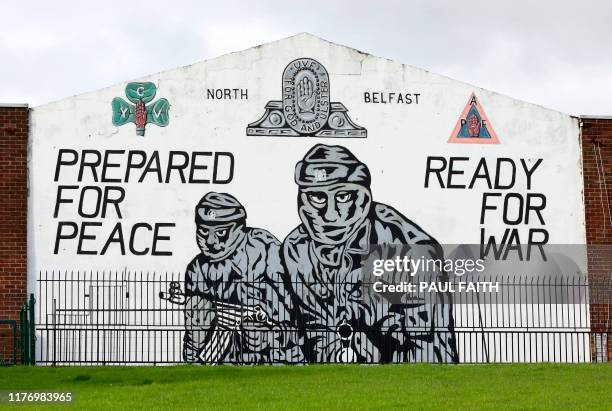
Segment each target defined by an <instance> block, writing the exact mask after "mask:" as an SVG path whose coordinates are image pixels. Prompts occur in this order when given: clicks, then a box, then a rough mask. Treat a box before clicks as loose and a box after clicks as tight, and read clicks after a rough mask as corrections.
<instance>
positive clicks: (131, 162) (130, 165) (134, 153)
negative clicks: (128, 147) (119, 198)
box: [124, 150, 147, 183]
mask: <svg viewBox="0 0 612 411" xmlns="http://www.w3.org/2000/svg"><path fill="white" fill-rule="evenodd" d="M137 155H138V156H140V161H139V162H138V163H135V162H134V157H136V156H137ZM146 160H147V153H145V152H144V151H140V150H135V151H130V152H129V153H128V160H127V166H126V168H125V179H124V181H125V182H126V183H128V182H129V181H130V171H131V170H132V169H136V168H142V167H143V166H144V165H145V161H146Z"/></svg>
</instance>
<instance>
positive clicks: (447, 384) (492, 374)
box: [0, 364, 612, 410]
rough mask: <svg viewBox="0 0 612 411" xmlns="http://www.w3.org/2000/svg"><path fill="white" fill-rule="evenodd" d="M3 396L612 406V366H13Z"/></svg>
mask: <svg viewBox="0 0 612 411" xmlns="http://www.w3.org/2000/svg"><path fill="white" fill-rule="evenodd" d="M0 390H4V391H6V390H36V391H45V390H49V391H71V392H72V393H73V395H74V397H75V402H74V404H73V405H74V406H77V408H82V407H85V408H88V409H101V410H106V409H150V410H152V409H211V408H213V409H221V408H230V409H266V410H268V409H300V410H302V409H364V408H365V409H380V408H390V409H415V408H416V409H447V410H454V409H465V410H473V409H483V408H485V409H545V408H548V409H559V408H562V409H608V410H609V409H612V366H611V365H608V364H599V365H595V364H581V365H555V364H534V365H528V364H514V365H458V366H452V365H450V366H449V365H428V364H422V365H384V366H358V365H344V366H343V365H316V366H315V365H310V366H278V367H271V366H259V367H235V366H221V367H200V366H189V365H185V366H174V367H70V368H53V367H9V368H0ZM0 406H1V407H5V408H12V409H26V407H25V406H14V405H10V406H9V405H7V404H6V403H5V404H2V405H0ZM54 407H55V406H50V405H46V404H45V405H39V406H38V408H39V409H52V408H54ZM65 407H66V406H63V407H61V408H65Z"/></svg>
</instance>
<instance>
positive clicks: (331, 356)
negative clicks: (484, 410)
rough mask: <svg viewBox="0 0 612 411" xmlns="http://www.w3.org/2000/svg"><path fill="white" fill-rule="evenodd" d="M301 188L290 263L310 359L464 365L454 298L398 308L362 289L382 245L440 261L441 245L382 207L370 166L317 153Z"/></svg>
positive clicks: (323, 149) (329, 149)
mask: <svg viewBox="0 0 612 411" xmlns="http://www.w3.org/2000/svg"><path fill="white" fill-rule="evenodd" d="M295 181H296V183H297V185H298V186H299V193H298V214H299V217H300V220H301V222H302V223H301V224H300V225H299V226H298V227H297V228H296V229H295V230H293V232H291V233H290V234H289V235H288V236H287V238H286V239H285V240H284V242H283V260H284V264H285V265H286V270H287V274H288V280H287V287H291V288H292V296H293V299H294V302H293V304H294V307H293V308H294V313H295V321H296V322H297V325H298V328H299V329H300V330H301V331H302V336H303V337H304V338H305V341H304V346H303V347H304V355H305V356H306V359H307V361H310V362H329V361H333V362H402V361H423V362H425V361H438V362H456V361H457V360H458V357H457V352H456V344H455V335H454V325H453V318H452V310H451V305H450V304H449V302H448V300H445V299H446V296H442V297H440V299H439V300H436V303H432V304H424V303H411V304H408V303H406V304H401V303H400V304H390V303H382V302H381V301H379V300H377V299H376V297H375V296H369V295H364V293H363V289H362V287H361V285H362V284H361V279H362V268H363V264H364V263H363V261H364V257H365V256H366V255H367V254H368V253H369V252H370V248H371V246H372V245H384V244H398V245H399V244H401V245H404V247H408V249H410V248H411V247H412V249H416V248H418V249H419V250H420V251H418V252H419V253H420V254H422V253H423V252H424V253H426V254H428V255H429V256H430V257H432V258H440V257H442V249H441V247H440V246H439V244H438V243H437V242H436V241H435V240H434V239H433V238H432V237H430V236H429V235H428V234H427V233H425V232H424V231H423V230H422V229H421V228H420V227H418V226H417V225H416V224H414V223H413V222H411V221H410V220H408V219H407V218H406V217H404V216H403V215H402V214H400V213H399V212H398V211H396V210H394V209H393V208H391V207H389V206H387V205H384V204H380V203H376V202H374V201H373V199H372V193H371V191H370V172H369V170H368V167H367V166H366V165H365V164H363V163H362V162H360V161H359V160H358V159H357V158H356V157H355V156H354V155H353V154H352V153H351V152H350V151H349V150H348V149H346V148H344V147H341V146H327V145H322V144H318V145H316V146H314V147H313V148H312V149H311V150H310V151H309V152H308V153H307V154H306V155H305V156H304V158H303V159H302V161H300V162H299V163H298V164H297V166H296V168H295ZM412 257H414V258H417V257H421V255H419V256H416V255H414V256H412Z"/></svg>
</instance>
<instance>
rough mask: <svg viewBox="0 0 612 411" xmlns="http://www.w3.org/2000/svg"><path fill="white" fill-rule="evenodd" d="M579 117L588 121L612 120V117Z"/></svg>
mask: <svg viewBox="0 0 612 411" xmlns="http://www.w3.org/2000/svg"><path fill="white" fill-rule="evenodd" d="M578 117H580V118H584V119H586V120H612V116H594V115H588V114H581V115H580V116H578Z"/></svg>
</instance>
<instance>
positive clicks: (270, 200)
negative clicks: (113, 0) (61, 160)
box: [28, 34, 585, 291]
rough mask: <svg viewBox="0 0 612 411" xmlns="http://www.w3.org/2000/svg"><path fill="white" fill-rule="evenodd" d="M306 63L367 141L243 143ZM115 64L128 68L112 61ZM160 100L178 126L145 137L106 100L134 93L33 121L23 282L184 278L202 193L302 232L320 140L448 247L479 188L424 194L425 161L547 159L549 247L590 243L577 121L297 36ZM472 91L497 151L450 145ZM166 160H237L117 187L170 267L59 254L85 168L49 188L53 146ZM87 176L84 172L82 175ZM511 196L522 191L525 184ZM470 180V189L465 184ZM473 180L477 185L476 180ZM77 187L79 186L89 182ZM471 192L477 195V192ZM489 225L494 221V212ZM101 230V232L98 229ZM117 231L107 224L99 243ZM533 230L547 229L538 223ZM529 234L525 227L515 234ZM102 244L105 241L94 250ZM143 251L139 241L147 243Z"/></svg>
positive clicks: (470, 166)
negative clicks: (392, 100)
mask: <svg viewBox="0 0 612 411" xmlns="http://www.w3.org/2000/svg"><path fill="white" fill-rule="evenodd" d="M299 57H310V58H314V59H316V60H317V61H319V62H321V63H322V64H323V65H324V66H325V67H326V69H327V71H328V72H329V75H330V83H331V93H330V94H331V100H332V101H338V102H342V103H343V104H344V105H345V106H346V107H347V108H348V110H349V115H350V117H351V119H352V120H353V121H354V122H355V123H357V124H358V125H360V126H363V127H365V128H366V129H367V131H368V137H367V139H325V138H323V139H322V138H266V137H249V136H246V133H245V129H246V126H247V124H248V123H251V122H253V121H255V120H257V119H259V118H260V117H261V115H262V114H263V112H264V105H265V104H266V102H268V101H269V100H280V99H281V76H282V72H283V69H284V68H285V66H286V65H287V64H288V63H289V62H290V61H292V60H294V59H296V58H299ZM117 64H121V62H117ZM135 81H152V82H154V83H155V84H156V85H157V88H158V89H157V96H156V99H157V98H161V97H164V98H166V99H168V100H169V102H170V104H171V108H170V124H169V126H168V127H165V128H160V127H156V126H154V125H147V128H146V134H145V136H144V137H139V136H136V133H135V126H134V125H133V124H128V125H124V126H122V127H115V126H113V124H112V122H111V105H110V104H111V100H112V99H113V98H114V97H122V98H125V94H124V89H125V86H126V84H127V82H126V83H122V84H117V85H114V86H111V87H108V88H105V89H102V90H97V91H93V92H88V93H85V94H82V95H78V96H73V97H68V98H66V99H63V100H61V101H58V102H55V103H50V104H47V105H44V106H39V107H35V108H34V109H32V111H31V135H30V144H29V184H30V186H29V207H28V244H29V247H28V262H29V265H28V285H29V288H30V290H31V291H36V281H35V280H36V277H37V273H38V272H39V271H41V270H42V271H44V270H62V271H64V270H107V271H108V270H113V271H122V270H124V269H127V270H136V271H140V270H145V271H146V270H151V271H157V272H164V271H172V272H182V271H183V270H184V268H185V266H186V264H187V263H188V262H189V261H190V260H191V259H192V258H193V256H194V255H196V254H197V253H198V249H197V247H196V243H195V240H194V223H193V218H194V215H193V213H194V211H193V210H194V206H195V204H196V203H197V201H198V200H199V199H200V198H201V197H202V196H203V195H204V194H205V193H206V192H207V191H211V190H212V191H226V192H229V193H231V194H233V195H234V196H236V197H237V198H238V199H239V200H240V201H241V202H242V203H243V204H244V205H245V207H246V209H247V212H248V224H249V225H250V226H253V227H261V228H265V229H267V230H269V231H271V232H272V233H273V234H275V235H276V236H277V237H278V238H279V239H280V240H281V241H282V239H283V238H284V237H285V235H287V234H288V233H289V232H290V231H291V230H292V229H293V228H295V227H296V226H297V225H298V224H299V218H298V215H297V212H296V195H297V186H296V185H295V183H294V180H293V172H294V167H295V164H296V162H297V161H299V160H300V159H301V158H302V157H303V155H304V154H305V153H306V151H307V150H308V149H309V148H310V147H312V146H313V145H314V144H316V143H326V144H342V145H345V146H346V147H348V148H349V149H350V150H351V151H352V152H353V153H354V154H355V155H356V156H357V157H358V158H359V159H360V160H362V161H363V162H365V163H367V165H368V167H369V169H370V172H371V174H372V191H373V195H374V199H375V200H376V201H379V202H382V203H386V204H389V205H391V206H393V207H394V208H396V209H397V210H399V211H400V212H402V213H403V214H404V215H406V216H407V217H408V218H410V219H412V220H413V221H415V222H416V223H417V224H419V225H420V226H421V227H422V228H423V229H424V230H425V231H427V232H428V233H430V234H431V235H432V236H433V237H435V238H436V239H437V240H438V241H439V242H440V243H446V244H454V243H478V242H479V240H480V224H479V218H480V208H481V202H482V192H484V191H489V190H485V189H482V188H474V189H472V190H448V189H446V190H444V189H440V188H435V187H433V188H427V189H426V188H424V187H423V183H424V176H425V164H426V158H427V156H428V155H434V156H446V157H448V156H467V157H471V158H473V160H472V161H470V162H469V163H467V166H466V174H468V175H469V172H470V170H474V168H475V166H476V163H477V160H478V159H479V158H480V157H481V156H484V157H486V158H487V159H488V160H490V161H491V164H494V163H493V162H494V161H495V159H496V158H498V157H509V158H512V159H514V160H515V161H516V162H517V164H518V161H519V159H520V158H525V159H537V158H543V159H544V161H543V163H542V164H541V166H540V168H539V169H538V170H537V172H536V173H535V174H534V177H533V188H532V191H533V192H539V193H543V194H545V195H546V197H547V202H548V204H547V207H546V209H545V211H544V218H545V220H546V227H545V228H546V229H547V230H548V232H549V234H550V240H549V242H550V243H552V244H581V243H584V242H585V228H584V213H583V201H582V188H583V186H582V176H581V157H580V142H579V127H578V121H577V120H576V119H575V118H572V117H570V116H568V115H566V114H563V113H559V112H556V111H552V110H548V109H545V108H542V107H539V106H536V105H533V104H529V103H526V102H522V101H517V100H515V99H512V98H510V97H506V96H503V95H500V94H497V93H494V92H491V91H488V90H483V89H480V88H478V87H475V86H472V85H469V84H465V83H461V82H458V81H455V80H452V79H449V78H446V77H443V76H439V75H436V74H434V73H430V72H427V71H424V70H421V69H417V68H414V67H411V66H407V65H403V64H400V63H397V62H393V61H390V60H386V59H382V58H378V57H374V56H370V55H366V54H363V53H360V52H358V51H356V50H352V49H350V48H346V47H343V46H339V45H335V44H332V43H329V42H327V41H324V40H321V39H318V38H316V37H313V36H310V35H307V34H301V35H297V36H295V37H291V38H288V39H284V40H280V41H277V42H274V43H270V44H266V45H262V46H259V47H255V48H252V49H248V50H245V51H242V52H238V53H233V54H229V55H225V56H221V57H219V58H215V59H212V60H209V61H205V62H200V63H196V64H194V65H191V66H187V67H183V68H178V69H175V70H171V71H167V72H163V73H158V74H153V75H150V76H146V77H143V78H141V79H137V80H135ZM207 88H242V89H248V100H219V101H217V100H207V99H206V89H207ZM365 91H369V92H374V91H386V92H404V93H420V97H419V104H418V105H416V104H412V105H402V104H386V105H383V104H365V103H364V101H363V93H364V92H365ZM472 92H475V93H476V95H477V97H478V98H479V101H480V103H481V105H482V106H483V107H484V110H485V112H486V114H487V116H488V118H489V120H490V123H491V125H492V127H493V128H494V130H495V131H496V133H497V135H498V137H499V139H500V141H501V143H500V144H499V145H493V144H487V145H484V144H449V143H447V141H448V139H449V136H450V133H451V130H452V129H453V127H454V125H455V123H456V121H457V120H458V118H459V115H460V113H461V112H462V110H463V108H464V106H465V104H466V102H467V100H468V97H469V96H470V94H471V93H472ZM62 148H69V149H75V150H79V151H80V150H83V149H95V150H109V149H118V150H126V151H127V150H144V151H146V152H148V153H151V152H153V151H154V150H157V151H159V153H160V155H161V156H162V159H163V158H164V157H165V156H167V153H168V152H169V151H171V150H182V151H187V152H190V151H230V152H232V153H233V154H234V157H235V174H234V179H233V181H232V182H231V184H229V185H203V184H157V182H147V181H145V182H144V183H141V184H137V183H130V184H121V185H122V186H123V187H124V188H125V190H126V199H125V200H124V202H123V203H122V206H121V209H122V212H123V213H124V218H123V222H124V225H126V226H128V227H129V226H130V225H131V224H133V223H136V222H141V221H142V222H149V223H150V224H153V223H156V222H173V223H175V224H176V227H175V228H174V229H173V230H172V231H171V232H172V234H171V235H172V241H171V244H170V245H169V248H170V249H171V250H172V253H173V255H172V256H170V257H151V256H142V257H138V256H132V255H125V256H122V255H120V254H119V253H118V252H117V249H115V251H114V252H111V253H109V255H106V256H80V255H76V253H75V247H76V243H75V242H74V241H73V242H71V244H70V245H69V246H68V247H66V249H62V250H60V253H59V254H57V255H55V254H54V253H53V246H54V241H55V235H56V230H57V221H58V219H55V218H53V211H54V206H55V199H56V190H57V186H58V184H60V183H61V184H79V183H77V182H76V172H77V171H78V168H77V167H73V168H72V169H71V170H69V169H65V170H64V169H63V170H62V174H61V179H60V182H54V181H53V174H54V171H55V165H56V160H57V153H58V150H59V149H62ZM86 175H87V173H86ZM518 176H519V177H518V180H517V181H518V187H517V188H516V191H519V192H526V187H525V180H524V179H523V178H521V177H520V176H521V174H518ZM466 179H468V178H467V177H466ZM468 181H469V179H468ZM81 185H85V184H84V183H81ZM477 187H481V186H480V185H478V186H477ZM60 210H61V212H60V218H59V219H68V220H75V221H80V220H81V219H80V218H79V217H78V216H77V215H76V211H75V210H74V208H71V207H70V206H64V205H63V206H62V208H61V209H60ZM491 216H492V214H491ZM93 221H100V220H99V219H93ZM114 223H115V221H114V220H112V219H107V220H105V221H104V228H103V229H102V230H101V233H106V234H108V233H109V231H110V229H111V228H112V227H113V226H114ZM534 227H539V224H536V225H534ZM504 228H506V226H505V225H504V224H503V223H502V221H501V218H490V219H489V220H487V230H489V231H491V232H496V233H501V232H502V231H503V229H504ZM527 228H528V227H526V226H521V231H523V232H524V231H525V230H526V229H527ZM105 239H106V238H105V237H104V234H101V238H100V239H99V241H98V242H90V243H89V244H90V245H91V246H92V248H98V249H100V248H101V247H102V244H103V242H104V241H105ZM139 245H140V244H139Z"/></svg>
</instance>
